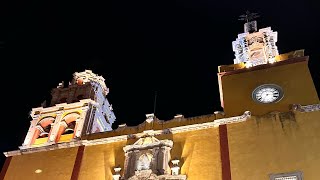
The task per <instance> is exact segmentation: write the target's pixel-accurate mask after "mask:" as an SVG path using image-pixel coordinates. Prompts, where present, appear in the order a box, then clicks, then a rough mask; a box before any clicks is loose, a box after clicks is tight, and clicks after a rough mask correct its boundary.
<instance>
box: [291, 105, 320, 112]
mask: <svg viewBox="0 0 320 180" xmlns="http://www.w3.org/2000/svg"><path fill="white" fill-rule="evenodd" d="M291 109H292V110H294V111H300V112H312V111H320V104H311V105H306V106H302V105H300V104H293V105H292V107H291Z"/></svg>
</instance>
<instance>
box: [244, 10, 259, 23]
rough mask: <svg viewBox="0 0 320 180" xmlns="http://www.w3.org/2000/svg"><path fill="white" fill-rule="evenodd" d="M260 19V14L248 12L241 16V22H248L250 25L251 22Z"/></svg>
mask: <svg viewBox="0 0 320 180" xmlns="http://www.w3.org/2000/svg"><path fill="white" fill-rule="evenodd" d="M258 17H259V15H258V13H251V12H250V11H248V10H247V11H246V13H245V14H242V15H240V16H239V20H240V21H246V22H247V23H248V22H249V21H252V20H254V19H255V18H258Z"/></svg>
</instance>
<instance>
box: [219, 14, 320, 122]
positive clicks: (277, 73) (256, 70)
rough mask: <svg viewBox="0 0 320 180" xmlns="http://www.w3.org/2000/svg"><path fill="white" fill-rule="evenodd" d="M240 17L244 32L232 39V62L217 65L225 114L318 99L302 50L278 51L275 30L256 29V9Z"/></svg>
mask: <svg viewBox="0 0 320 180" xmlns="http://www.w3.org/2000/svg"><path fill="white" fill-rule="evenodd" d="M240 17H241V19H240V20H245V21H246V23H245V24H244V31H245V32H244V33H240V34H238V37H237V38H236V40H235V41H233V42H232V48H233V51H234V52H235V59H234V64H231V65H221V66H219V69H218V81H219V92H220V101H221V106H222V107H223V109H224V112H225V114H226V116H229V117H230V116H238V115H241V114H242V113H243V112H245V111H247V110H249V111H250V112H252V114H253V115H263V114H266V113H269V112H273V111H280V112H286V111H289V110H290V107H291V106H292V105H294V104H301V105H307V104H317V103H319V98H318V95H317V92H316V89H315V86H314V83H313V80H312V77H311V74H310V71H309V68H308V61H309V57H308V56H304V50H296V51H292V52H289V53H285V54H279V52H278V48H277V46H276V42H277V39H278V38H277V32H276V31H273V30H271V28H270V27H266V28H262V29H258V28H257V22H256V21H255V20H254V18H255V17H257V14H256V13H250V12H247V13H246V14H245V15H241V16H240ZM293 38H294V37H293Z"/></svg>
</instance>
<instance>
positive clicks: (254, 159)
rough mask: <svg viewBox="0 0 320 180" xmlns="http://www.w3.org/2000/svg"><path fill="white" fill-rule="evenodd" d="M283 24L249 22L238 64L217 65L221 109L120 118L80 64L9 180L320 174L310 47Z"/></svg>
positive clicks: (6, 173) (7, 172) (226, 179)
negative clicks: (283, 46)
mask: <svg viewBox="0 0 320 180" xmlns="http://www.w3.org/2000/svg"><path fill="white" fill-rule="evenodd" d="M276 42H277V32H275V31H273V30H272V29H271V28H270V27H267V28H262V29H259V30H258V29H257V27H256V22H255V21H250V22H247V23H246V24H245V32H244V33H242V34H239V35H238V37H237V38H236V40H235V41H234V42H233V43H232V47H233V50H234V52H235V59H234V64H231V65H221V66H219V68H218V73H217V76H218V83H219V91H220V101H221V106H222V107H223V111H215V112H214V113H213V114H209V115H203V116H197V117H188V118H186V117H184V116H183V115H176V116H175V117H173V119H171V120H167V121H163V120H159V119H158V118H157V117H156V116H154V114H147V115H146V120H145V121H144V122H143V123H142V124H139V125H137V126H132V127H131V126H127V125H126V124H121V125H119V127H118V128H117V129H114V130H113V129H112V124H113V123H114V122H115V120H116V116H115V115H114V113H113V109H112V105H111V104H110V103H109V101H108V100H107V98H106V97H107V94H108V92H109V89H108V88H107V86H106V84H105V82H104V81H105V80H104V78H103V77H101V76H99V75H97V74H95V73H93V72H92V71H90V70H86V71H84V72H76V73H74V75H73V80H72V81H71V83H70V84H69V85H67V86H65V85H64V83H60V84H59V85H58V86H57V87H56V88H54V89H53V90H52V93H51V94H52V99H51V103H50V105H49V107H37V108H33V109H32V111H31V114H30V115H31V117H32V120H31V122H30V128H29V130H28V133H27V135H26V137H25V140H24V142H23V144H22V145H21V146H20V147H19V149H18V150H14V151H9V152H4V155H5V156H6V161H5V164H4V165H3V167H2V171H1V174H0V179H5V180H22V179H23V180H34V179H47V180H50V179H53V180H69V179H71V180H77V179H79V180H88V179H92V180H142V179H146V180H147V179H148V180H149V179H150V180H151V179H154V180H156V179H158V180H186V179H188V180H231V179H232V180H318V179H319V177H320V172H319V164H320V131H319V129H320V102H319V97H318V94H317V91H316V89H315V86H314V83H313V80H312V77H311V75H310V72H309V68H308V61H309V57H308V56H305V55H304V52H303V50H298V51H292V52H289V53H286V54H279V53H278V49H277V46H276Z"/></svg>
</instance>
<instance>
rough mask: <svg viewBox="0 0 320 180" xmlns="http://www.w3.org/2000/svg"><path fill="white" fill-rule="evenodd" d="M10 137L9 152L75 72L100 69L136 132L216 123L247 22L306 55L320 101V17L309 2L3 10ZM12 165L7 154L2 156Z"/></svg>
mask: <svg viewBox="0 0 320 180" xmlns="http://www.w3.org/2000/svg"><path fill="white" fill-rule="evenodd" d="M0 7H1V8H2V9H1V11H0V12H1V17H0V23H1V29H0V47H1V48H0V56H1V57H0V59H1V60H2V61H1V62H2V64H1V67H2V70H3V71H2V72H1V77H2V78H1V80H2V82H1V84H2V85H1V89H2V91H3V92H2V95H3V96H4V97H3V100H2V102H3V103H2V107H3V108H4V109H3V111H2V113H1V114H2V116H3V118H2V126H1V127H2V128H3V130H1V131H0V132H1V134H0V137H1V141H0V142H1V144H0V151H1V152H4V151H10V150H15V149H18V146H20V145H21V144H22V142H23V139H24V137H25V135H26V133H27V130H28V127H29V124H30V123H29V121H30V120H31V119H30V117H29V115H28V114H29V111H30V110H31V108H34V107H39V106H40V104H41V102H42V101H43V100H44V99H46V98H48V97H50V90H51V88H53V87H56V86H57V85H58V83H59V82H61V81H62V80H64V81H65V82H68V81H69V80H71V78H72V74H73V73H74V72H75V71H83V70H85V69H91V70H93V72H95V73H97V74H99V75H102V76H103V77H105V79H106V84H107V86H108V87H109V88H110V93H109V95H108V99H109V102H110V103H111V104H113V108H114V112H115V115H116V117H117V121H116V123H115V124H114V125H115V127H117V125H118V124H121V123H127V124H128V125H137V124H138V123H141V122H142V121H144V120H145V114H147V113H152V112H153V108H154V107H153V104H154V96H155V92H157V107H156V113H155V114H156V116H157V117H158V118H160V119H163V120H168V119H171V118H172V117H173V116H174V115H176V114H179V113H182V114H183V115H185V116H186V117H190V116H198V115H204V114H211V113H213V112H214V111H216V110H222V109H221V107H220V100H219V93H218V83H217V75H216V73H217V66H218V65H222V64H232V63H233V58H234V54H233V51H232V46H231V43H232V41H233V40H235V38H236V37H237V34H238V33H242V32H243V22H241V21H238V16H239V15H241V14H243V13H244V12H245V11H246V10H250V11H253V12H257V13H259V14H260V15H261V17H260V18H258V27H259V28H263V27H268V26H271V27H272V29H273V30H275V31H278V43H277V46H278V49H279V52H280V53H285V52H288V51H291V50H297V49H302V48H304V49H305V54H306V55H309V56H310V61H309V66H310V69H311V73H312V76H313V78H314V82H315V83H316V86H317V89H318V92H320V91H319V90H320V83H319V82H320V73H319V70H318V69H319V68H320V63H319V61H320V51H319V45H318V44H317V43H319V39H320V38H319V32H320V28H319V19H320V13H319V9H317V6H316V4H315V2H314V4H312V3H311V2H307V1H304V0H303V1H302V0H301V1H297V0H294V1H289V2H288V3H284V2H281V1H251V2H250V1H246V2H245V1H233V2H232V1H207V0H161V1H157V0H156V1H154V0H139V1H132V0H110V1H104V3H102V2H99V3H98V2H91V1H90V2H89V1H85V2H77V1H76V2H65V1H64V2H63V3H60V2H56V1H54V2H47V1H38V2H30V1H21V2H13V1H11V4H4V5H0ZM0 157H1V158H0V160H1V161H0V163H1V164H2V163H3V160H4V155H0Z"/></svg>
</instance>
